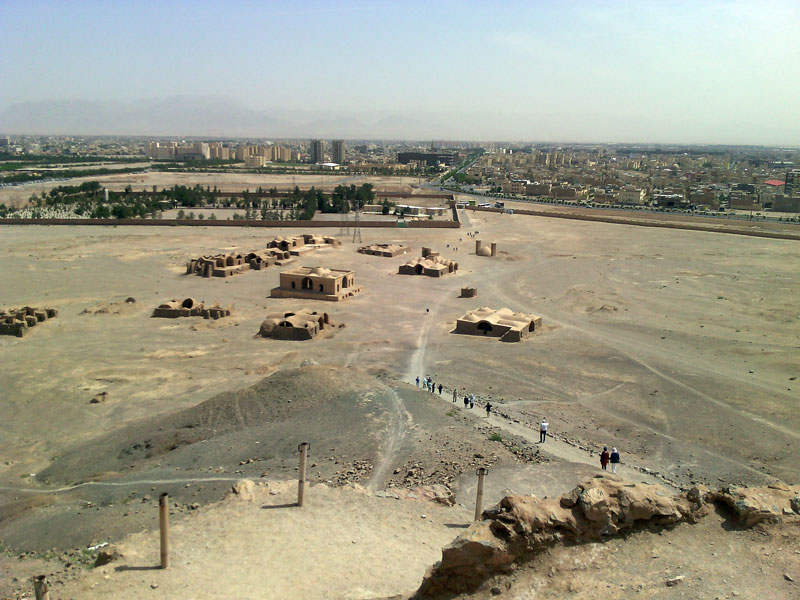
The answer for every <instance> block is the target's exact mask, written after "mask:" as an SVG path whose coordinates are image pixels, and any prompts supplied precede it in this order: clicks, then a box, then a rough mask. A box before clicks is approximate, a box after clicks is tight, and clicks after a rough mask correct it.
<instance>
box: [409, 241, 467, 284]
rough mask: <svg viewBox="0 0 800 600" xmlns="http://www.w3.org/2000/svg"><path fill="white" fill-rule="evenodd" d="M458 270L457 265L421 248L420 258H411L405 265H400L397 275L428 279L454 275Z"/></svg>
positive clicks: (436, 253)
mask: <svg viewBox="0 0 800 600" xmlns="http://www.w3.org/2000/svg"><path fill="white" fill-rule="evenodd" d="M457 270H458V263H457V262H456V261H454V260H448V259H446V258H442V257H441V256H439V253H438V252H432V251H431V249H430V248H425V247H423V248H422V256H420V257H417V258H413V259H411V260H410V261H408V262H407V263H405V264H402V265H400V270H399V271H398V273H400V275H427V276H428V277H442V276H443V275H447V274H448V273H455V272H456V271H457Z"/></svg>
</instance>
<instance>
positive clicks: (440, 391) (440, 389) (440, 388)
mask: <svg viewBox="0 0 800 600" xmlns="http://www.w3.org/2000/svg"><path fill="white" fill-rule="evenodd" d="M439 395H440V396H441V395H442V384H441V383H440V384H439Z"/></svg>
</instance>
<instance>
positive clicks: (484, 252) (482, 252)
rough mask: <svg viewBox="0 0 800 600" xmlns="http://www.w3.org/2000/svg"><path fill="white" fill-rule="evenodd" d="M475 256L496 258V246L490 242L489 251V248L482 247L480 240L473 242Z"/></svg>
mask: <svg viewBox="0 0 800 600" xmlns="http://www.w3.org/2000/svg"><path fill="white" fill-rule="evenodd" d="M475 254H477V255H478V256H497V244H496V243H495V242H492V247H491V249H490V248H489V246H484V245H483V242H481V241H480V240H475Z"/></svg>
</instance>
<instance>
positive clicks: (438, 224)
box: [0, 219, 461, 229]
mask: <svg viewBox="0 0 800 600" xmlns="http://www.w3.org/2000/svg"><path fill="white" fill-rule="evenodd" d="M0 225H103V226H106V227H110V226H117V225H137V226H145V227H148V226H149V227H176V226H177V227H184V226H189V227H200V226H202V227H269V228H274V229H280V228H282V227H304V228H321V227H337V228H338V227H341V222H340V221H260V220H250V221H245V220H237V221H232V220H231V221H227V220H226V221H222V220H217V221H209V220H208V219H204V220H200V219H192V220H189V219H181V220H178V219H0ZM360 225H361V227H385V228H393V229H396V228H397V223H396V222H394V221H361V223H360ZM350 226H351V227H352V226H353V224H352V222H351V223H350ZM408 226H409V227H413V228H423V229H457V228H459V227H461V223H454V222H453V221H410V222H409V223H408Z"/></svg>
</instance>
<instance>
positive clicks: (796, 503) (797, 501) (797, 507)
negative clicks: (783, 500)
mask: <svg viewBox="0 0 800 600" xmlns="http://www.w3.org/2000/svg"><path fill="white" fill-rule="evenodd" d="M789 506H790V507H791V509H792V510H793V511H794V512H796V513H797V514H799V515H800V496H794V497H793V498H792V499H791V500H789Z"/></svg>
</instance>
